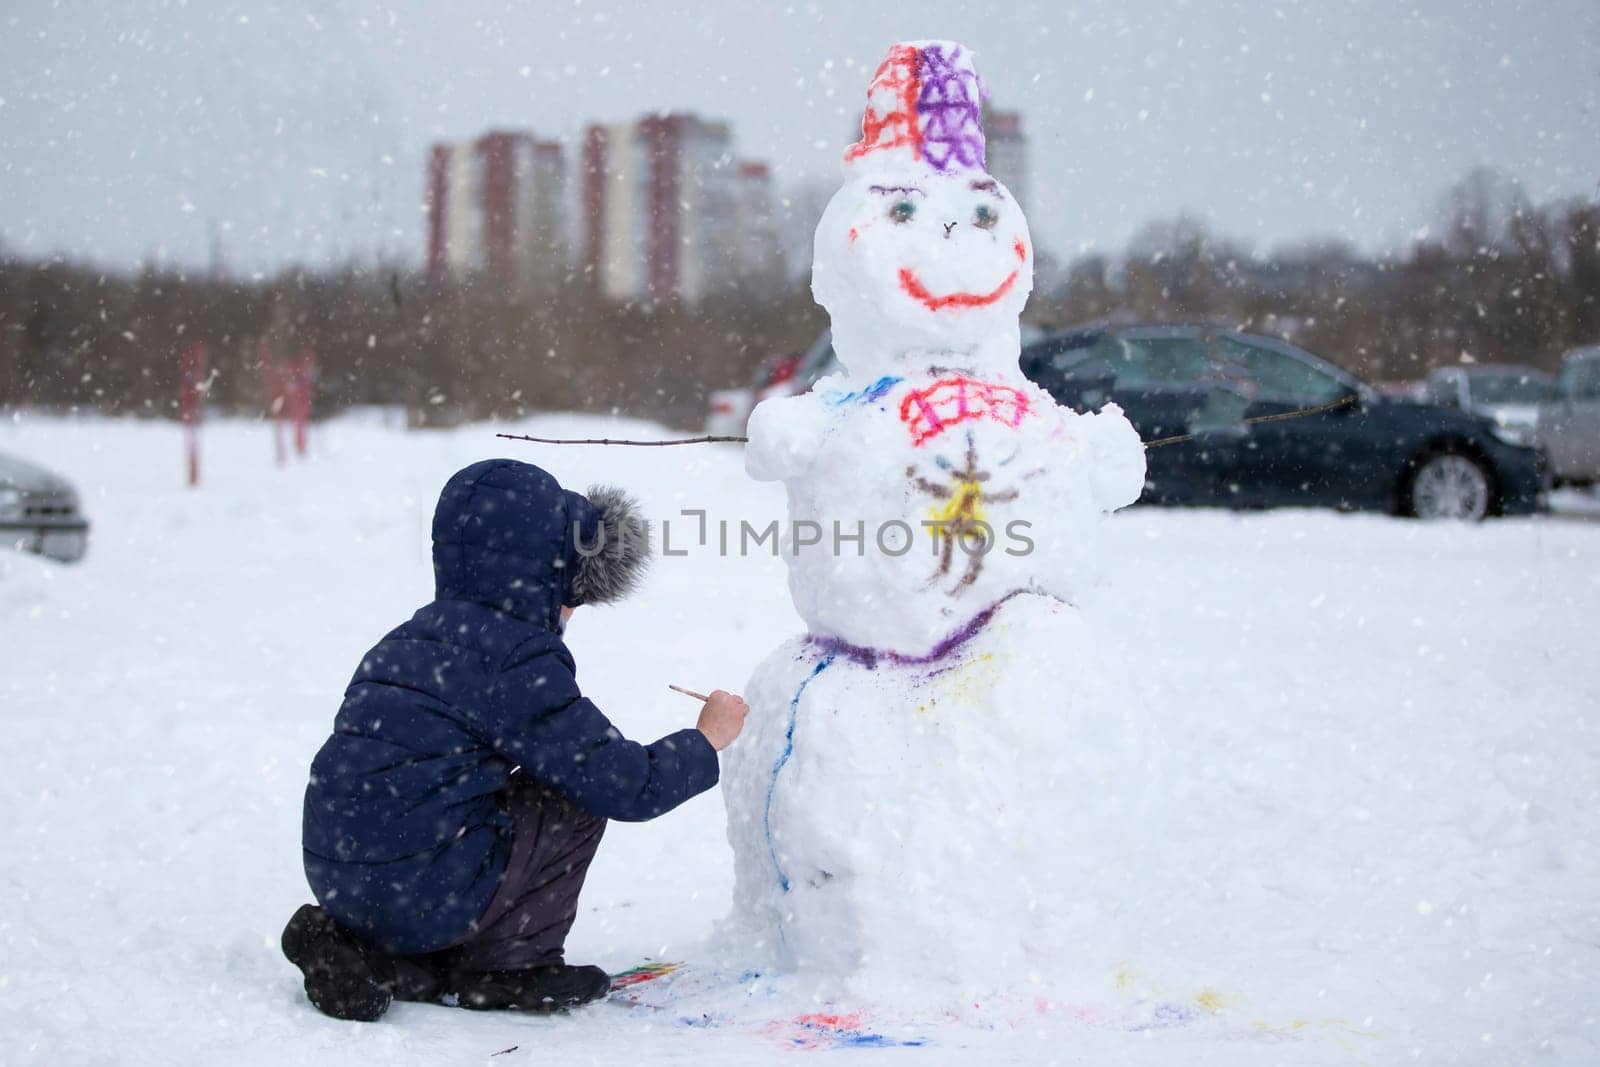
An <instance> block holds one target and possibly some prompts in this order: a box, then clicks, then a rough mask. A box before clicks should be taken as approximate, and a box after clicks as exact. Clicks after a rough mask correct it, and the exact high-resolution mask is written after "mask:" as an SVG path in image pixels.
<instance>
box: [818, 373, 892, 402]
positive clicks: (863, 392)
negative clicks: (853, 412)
mask: <svg viewBox="0 0 1600 1067" xmlns="http://www.w3.org/2000/svg"><path fill="white" fill-rule="evenodd" d="M902 381H904V379H902V378H897V377H895V376H894V375H892V374H885V375H884V376H883V377H882V378H879V379H878V380H877V381H875V382H873V383H872V384H871V385H869V386H867V387H866V388H865V389H857V390H856V391H855V392H853V393H840V394H838V395H837V396H830V397H829V398H828V403H829V404H830V405H831V406H833V407H836V408H842V407H844V406H845V405H846V404H848V403H850V402H851V401H853V400H859V401H861V402H862V403H866V404H869V403H871V402H872V401H874V400H881V399H882V398H883V396H884V394H885V393H887V392H889V390H891V389H893V388H894V387H895V386H897V385H899V384H900V383H901V382H902Z"/></svg>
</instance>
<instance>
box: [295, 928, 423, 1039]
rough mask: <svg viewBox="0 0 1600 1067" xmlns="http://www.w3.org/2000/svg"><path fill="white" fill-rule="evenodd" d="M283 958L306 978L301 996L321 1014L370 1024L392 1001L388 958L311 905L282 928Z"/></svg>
mask: <svg viewBox="0 0 1600 1067" xmlns="http://www.w3.org/2000/svg"><path fill="white" fill-rule="evenodd" d="M283 954H284V955H285V956H287V957H288V958H289V962H290V963H292V964H294V965H295V966H296V967H298V968H300V970H301V971H302V972H303V973H304V974H305V976H306V996H307V997H308V998H309V999H310V1000H311V1003H312V1004H314V1005H316V1008H317V1010H318V1011H320V1012H322V1014H324V1015H331V1016H333V1017H334V1018H335V1019H349V1020H353V1021H356V1022H364V1023H370V1022H374V1021H376V1020H377V1019H379V1018H381V1017H382V1016H383V1013H384V1012H386V1011H388V1010H389V1003H390V1001H391V1000H393V999H394V993H393V990H394V986H395V978H396V976H395V967H394V960H393V959H391V958H390V956H389V954H388V953H387V952H385V951H383V949H381V948H379V947H378V946H376V945H373V944H370V943H368V942H366V941H363V940H362V939H361V938H359V937H357V936H356V935H355V934H352V933H351V932H350V931H348V930H346V929H344V927H342V926H340V925H339V924H338V923H336V922H334V921H333V920H332V919H330V918H328V916H327V914H326V913H325V912H324V911H323V910H322V909H321V908H319V907H317V906H316V905H315V904H305V905H302V906H301V908H300V910H299V911H297V912H295V913H294V917H293V918H291V919H290V920H289V925H287V926H285V927H284V928H283Z"/></svg>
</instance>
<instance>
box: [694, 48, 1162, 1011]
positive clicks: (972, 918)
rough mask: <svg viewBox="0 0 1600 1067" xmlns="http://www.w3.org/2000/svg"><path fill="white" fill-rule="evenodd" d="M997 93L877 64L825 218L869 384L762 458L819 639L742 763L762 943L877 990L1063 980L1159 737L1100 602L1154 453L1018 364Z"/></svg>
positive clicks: (835, 389)
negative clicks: (1082, 868)
mask: <svg viewBox="0 0 1600 1067" xmlns="http://www.w3.org/2000/svg"><path fill="white" fill-rule="evenodd" d="M981 96H982V89H981V84H980V82H979V79H978V76H977V73H976V71H975V70H974V68H973V65H972V57H971V54H970V53H969V52H968V51H967V50H966V49H965V48H963V47H961V46H960V45H957V44H954V43H950V42H943V41H919V42H911V43H904V44H897V45H895V46H894V47H892V48H891V49H890V50H889V54H888V56H887V57H886V58H885V59H884V61H883V63H882V64H881V65H880V66H879V67H878V68H877V71H876V74H875V75H874V77H873V79H872V83H871V86H870V88H869V90H868V98H867V106H866V111H865V114H864V116H863V119H862V137H861V140H860V141H859V142H857V143H856V144H854V145H852V146H850V148H849V149H848V150H847V151H846V153H845V157H844V170H845V182H844V185H843V187H842V188H841V189H840V190H839V192H838V193H837V194H836V195H835V196H834V197H833V199H832V201H831V202H830V203H829V205H828V207H827V209H826V211H825V212H824V213H823V216H822V220H821V222H820V224H819V225H818V227H817V231H816V242H815V260H814V264H813V290H814V293H815V296H816V298H817V300H818V302H819V303H820V304H821V305H822V306H823V307H824V308H825V309H826V310H827V311H828V314H829V316H830V318H831V320H832V327H833V345H834V349H835V351H836V352H837V354H838V358H839V362H840V364H841V366H842V367H843V371H842V373H840V374H838V375H835V376H833V377H829V378H825V379H823V380H822V381H821V382H819V383H818V384H817V386H816V387H815V388H814V389H813V390H812V391H811V392H810V393H807V394H805V395H802V396H797V397H790V398H782V399H773V400H768V401H766V402H764V403H763V404H761V405H760V406H759V407H758V408H757V409H756V410H755V412H754V413H753V415H752V417H751V421H750V430H749V437H750V441H749V445H748V447H747V450H746V467H747V470H748V472H749V474H750V475H751V476H752V477H754V478H756V479H759V480H769V481H781V482H782V483H783V484H784V486H785V488H786V490H787V494H788V508H789V519H790V523H789V526H788V531H787V533H786V534H785V541H784V545H783V550H784V557H785V560H786V562H787V565H788V571H789V588H790V592H791V595H792V596H793V599H794V603H795V606H796V608H797V609H798V611H799V613H800V616H801V618H802V619H803V620H804V622H805V624H806V628H807V632H806V633H805V634H804V635H802V636H800V637H797V638H795V639H793V640H791V641H790V642H788V643H786V644H785V645H783V646H782V647H780V648H779V649H778V650H776V651H775V652H774V653H773V654H772V655H771V656H770V657H768V658H767V659H766V660H765V661H764V662H763V663H762V664H761V665H760V666H759V667H758V668H757V670H756V672H755V674H754V676H753V677H752V679H751V681H750V683H749V685H748V687H747V689H746V697H747V699H748V701H749V704H750V708H751V712H750V716H749V720H748V723H747V726H746V729H745V735H744V737H743V738H741V741H740V743H739V744H738V745H736V746H734V747H733V748H731V749H730V750H729V752H728V754H727V757H726V763H725V771H724V793H725V796H726V803H727V807H728V814H729V837H730V840H731V842H732V844H733V848H734V853H735V861H736V872H737V886H736V890H735V915H734V919H735V923H734V924H733V926H734V928H735V930H736V931H737V934H736V941H738V942H739V943H740V944H741V945H742V946H743V948H744V949H745V950H746V951H748V950H751V949H754V950H757V951H759V953H760V954H761V955H762V956H763V963H764V965H766V966H771V967H777V968H780V969H783V970H786V971H790V972H793V973H797V974H800V975H803V976H806V977H807V978H809V979H811V980H813V981H815V982H816V983H818V985H819V987H822V988H825V989H827V990H828V991H830V992H844V991H848V990H851V989H855V990H856V991H858V992H859V991H864V990H867V989H870V990H871V992H872V994H873V995H874V996H875V997H877V998H879V999H884V998H890V999H892V997H893V992H894V990H896V989H900V990H903V991H904V992H905V993H906V995H907V997H908V998H909V999H918V1000H923V1001H925V998H926V996H927V991H928V984H929V983H930V982H934V983H942V984H943V985H944V986H947V987H948V990H949V992H950V993H951V994H952V996H953V997H955V998H958V999H959V998H968V997H973V996H979V995H987V994H988V993H992V992H994V991H996V990H1000V989H1005V988H1014V987H1020V986H1025V985H1029V984H1032V985H1037V982H1038V976H1039V974H1040V973H1041V972H1042V971H1044V970H1045V969H1047V968H1049V967H1050V966H1051V964H1052V953H1056V952H1059V951H1063V949H1061V948H1059V947H1057V948H1052V945H1056V946H1061V945H1067V944H1069V943H1070V942H1071V941H1072V939H1073V937H1074V936H1075V935H1074V933H1073V930H1074V929H1075V928H1074V925H1073V922H1072V919H1073V915H1074V914H1075V913H1081V911H1082V908H1081V905H1079V906H1077V907H1076V912H1075V906H1074V904H1073V902H1072V901H1071V899H1070V898H1071V891H1070V882H1071V879H1072V872H1073V864H1074V857H1073V856H1072V855H1070V854H1067V852H1068V850H1070V849H1071V848H1072V847H1073V845H1074V843H1075V842H1077V843H1081V841H1082V840H1083V828H1084V827H1090V828H1091V830H1090V832H1092V833H1096V834H1102V835H1103V834H1113V835H1114V834H1116V833H1121V832H1125V831H1126V827H1121V826H1117V825H1115V819H1116V817H1117V815H1118V811H1117V810H1116V805H1115V804H1114V803H1111V802H1109V801H1108V800H1107V798H1111V797H1116V796H1119V795H1125V794H1126V792H1127V782H1126V779H1127V774H1128V768H1129V767H1130V766H1132V765H1133V762H1130V758H1129V757H1128V753H1129V752H1131V751H1132V749H1133V748H1134V747H1135V746H1134V742H1133V740H1132V739H1133V738H1134V736H1135V730H1134V723H1133V722H1132V721H1131V718H1130V716H1129V715H1128V713H1126V710H1125V709H1123V708H1121V704H1122V703H1123V702H1119V701H1118V700H1117V699H1116V694H1115V692H1114V691H1113V690H1111V689H1110V687H1109V684H1108V682H1107V680H1106V678H1105V672H1104V671H1103V670H1102V664H1101V662H1100V657H1099V654H1098V653H1097V652H1096V650H1095V647H1094V642H1093V639H1092V634H1091V632H1090V631H1089V629H1088V627H1087V626H1086V625H1085V624H1084V622H1083V619H1082V617H1081V615H1080V613H1079V610H1078V608H1077V606H1076V605H1077V604H1078V603H1079V602H1080V599H1081V597H1082V594H1083V593H1084V592H1085V591H1086V589H1087V588H1088V587H1089V586H1091V585H1092V584H1093V583H1094V581H1095V562H1096V560H1097V558H1098V556H1099V554H1100V552H1099V550H1098V548H1097V541H1096V538H1095V535H1096V531H1097V527H1098V526H1099V525H1100V520H1101V519H1102V518H1103V516H1104V514H1105V513H1106V512H1108V511H1111V510H1114V509H1116V508H1119V507H1123V506H1125V505H1127V504H1131V503H1132V502H1133V501H1134V500H1136V499H1137V498H1138V496H1139V493H1140V491H1141V489H1142V487H1143V480H1144V451H1143V446H1142V444H1141V442H1140V440H1139V437H1138V435H1137V434H1136V433H1135V431H1134V430H1133V428H1132V426H1131V425H1130V424H1129V423H1128V421H1127V419H1126V418H1125V417H1124V416H1123V415H1122V413H1121V412H1120V411H1119V410H1118V409H1117V408H1116V407H1115V406H1114V405H1107V406H1106V407H1105V408H1104V409H1103V410H1101V411H1099V412H1095V413H1076V412H1073V411H1069V410H1066V409H1064V408H1061V407H1060V406H1058V405H1057V404H1055V403H1054V401H1053V400H1052V399H1051V398H1050V396H1049V395H1048V394H1046V393H1045V392H1044V391H1043V390H1041V389H1039V388H1038V387H1037V386H1035V385H1034V384H1033V383H1031V382H1030V381H1028V380H1027V379H1026V378H1025V377H1023V375H1022V373H1021V372H1020V370H1019V369H1018V357H1019V354H1020V340H1021V339H1020V332H1019V325H1018V315H1019V314H1020V312H1021V310H1022V307H1023V305H1024V303H1025V302H1026V300H1027V297H1028V294H1029V292H1030V291H1031V289H1032V280H1033V279H1032V274H1033V256H1034V250H1033V243H1032V239H1031V237H1030V235H1029V233H1028V226H1027V222H1026V220H1025V219H1024V218H1023V214H1022V211H1021V209H1020V208H1019V206H1018V205H1017V203H1016V201H1015V200H1014V199H1013V198H1012V197H1011V195H1010V193H1009V192H1008V191H1007V190H1006V188H1005V186H1004V185H1002V184H1001V183H1000V182H999V181H997V180H996V179H995V178H994V177H993V176H992V175H990V174H989V173H987V171H986V170H985V159H984V140H983V129H982V118H981V110H980V109H981ZM1134 762H1136V761H1134ZM1075 835H1076V836H1075ZM1078 918H1079V919H1084V918H1086V917H1085V916H1083V915H1081V914H1078ZM1080 925H1081V924H1080Z"/></svg>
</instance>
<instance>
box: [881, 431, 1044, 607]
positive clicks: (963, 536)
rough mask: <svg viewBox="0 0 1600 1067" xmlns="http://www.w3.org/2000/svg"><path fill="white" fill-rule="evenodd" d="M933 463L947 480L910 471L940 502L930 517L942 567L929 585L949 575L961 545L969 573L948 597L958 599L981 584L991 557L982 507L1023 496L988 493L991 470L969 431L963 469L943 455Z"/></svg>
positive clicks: (991, 534) (913, 479)
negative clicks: (982, 465)
mask: <svg viewBox="0 0 1600 1067" xmlns="http://www.w3.org/2000/svg"><path fill="white" fill-rule="evenodd" d="M1014 459H1016V454H1015V453H1013V454H1012V455H1011V456H1010V457H1009V458H1007V459H1005V460H1002V461H1001V462H1000V464H999V465H1000V466H1002V467H1004V466H1006V465H1007V464H1009V463H1010V462H1011V461H1012V460H1014ZM934 463H935V464H937V465H938V467H939V469H940V470H942V471H944V472H945V474H946V476H947V480H946V481H945V482H944V483H940V482H936V481H931V480H930V479H928V478H925V477H923V476H922V475H920V474H918V473H917V468H916V467H915V466H910V467H907V468H906V477H907V478H908V479H910V481H911V484H912V485H913V486H915V487H916V488H917V489H919V490H920V491H921V492H923V493H925V494H927V495H928V496H930V497H932V498H933V499H934V500H937V501H940V502H941V504H940V506H939V507H938V508H937V509H936V510H935V511H934V512H933V514H932V516H931V517H930V518H929V519H928V524H929V525H930V526H932V528H933V536H934V539H935V542H936V543H937V544H938V547H939V566H938V568H937V569H936V570H935V571H934V573H933V577H932V578H929V579H928V584H929V585H934V584H935V583H937V582H938V581H939V580H940V579H943V578H947V577H949V576H950V572H951V569H952V567H953V564H954V557H955V549H956V545H957V544H960V545H961V547H962V549H963V550H964V551H965V552H966V554H967V566H966V571H965V572H964V573H963V574H962V576H961V578H960V579H959V580H958V581H957V582H956V584H955V585H954V586H952V587H951V588H950V589H949V590H948V593H949V595H950V596H957V595H959V594H960V593H961V592H962V590H964V589H966V588H967V587H968V586H970V585H972V583H973V582H975V581H977V580H978V575H980V574H981V573H983V560H984V557H985V556H987V555H988V553H989V549H991V548H993V547H994V540H995V532H994V527H993V526H992V525H990V523H989V521H988V519H987V517H986V514H985V512H984V507H985V506H986V505H988V504H1009V503H1011V502H1012V501H1014V500H1016V499H1017V497H1018V496H1019V495H1020V494H1019V490H1017V489H1016V488H1011V489H1002V490H1000V491H999V492H994V491H991V490H986V489H985V483H987V482H988V481H989V479H990V477H991V476H990V473H989V472H988V471H986V470H982V469H980V468H979V466H978V446H977V444H976V443H975V442H974V441H973V438H972V434H970V433H968V434H967V451H966V456H965V465H964V466H961V467H957V466H956V465H955V464H954V463H952V462H951V461H950V460H948V459H946V458H945V457H943V456H936V457H935V458H934ZM1039 473H1042V472H1041V471H1030V472H1029V473H1028V474H1026V475H1024V476H1023V477H1024V479H1026V478H1031V477H1033V476H1034V475H1036V474H1039Z"/></svg>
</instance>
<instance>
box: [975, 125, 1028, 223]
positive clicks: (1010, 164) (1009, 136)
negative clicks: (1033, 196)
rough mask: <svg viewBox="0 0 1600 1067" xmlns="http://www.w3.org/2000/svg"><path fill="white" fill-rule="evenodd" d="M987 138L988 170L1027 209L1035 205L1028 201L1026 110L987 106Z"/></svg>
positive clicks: (985, 126) (985, 145)
mask: <svg viewBox="0 0 1600 1067" xmlns="http://www.w3.org/2000/svg"><path fill="white" fill-rule="evenodd" d="M983 140H984V148H985V153H984V154H985V158H986V159H987V160H988V170H989V173H990V174H993V175H994V176H995V177H996V178H999V179H1000V182H1001V184H1002V185H1004V186H1005V187H1006V188H1007V189H1010V190H1011V195H1012V196H1014V197H1015V198H1016V200H1017V204H1018V206H1019V207H1021V208H1022V210H1023V211H1027V210H1028V208H1029V207H1030V206H1031V205H1030V203H1029V201H1028V138H1027V137H1026V135H1024V134H1023V132H1022V113H1021V112H1018V111H997V110H994V109H992V108H990V109H987V110H985V112H984V115H983Z"/></svg>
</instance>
